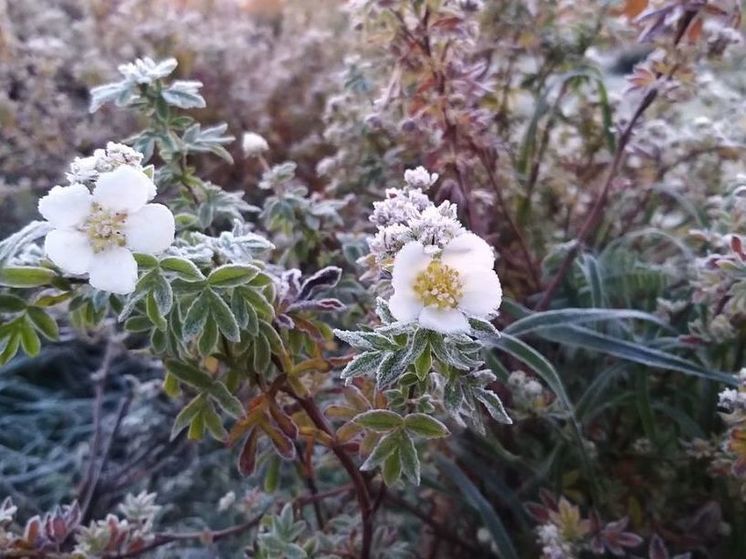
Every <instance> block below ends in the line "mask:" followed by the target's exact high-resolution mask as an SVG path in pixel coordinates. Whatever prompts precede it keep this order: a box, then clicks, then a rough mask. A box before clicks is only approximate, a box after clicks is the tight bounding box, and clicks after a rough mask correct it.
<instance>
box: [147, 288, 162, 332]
mask: <svg viewBox="0 0 746 559" xmlns="http://www.w3.org/2000/svg"><path fill="white" fill-rule="evenodd" d="M145 313H146V314H147V315H148V318H149V319H150V321H151V322H152V323H153V325H154V326H155V327H156V328H158V330H166V328H167V327H168V324H167V323H166V319H165V318H163V315H162V314H161V312H160V311H159V310H158V305H157V304H156V302H155V296H154V295H153V292H152V291H151V292H150V293H148V296H147V297H146V298H145Z"/></svg>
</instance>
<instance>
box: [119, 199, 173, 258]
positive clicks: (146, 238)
mask: <svg viewBox="0 0 746 559" xmlns="http://www.w3.org/2000/svg"><path fill="white" fill-rule="evenodd" d="M174 230H175V225H174V214H172V213H171V210H169V209H168V208H167V207H166V206H164V205H163V204H146V205H145V206H144V207H143V208H142V209H140V210H138V211H136V212H135V213H132V214H130V215H129V216H128V217H127V221H125V223H124V236H125V237H126V238H127V247H128V248H129V249H130V250H134V251H135V252H145V253H147V254H157V253H159V252H163V251H164V250H166V249H167V248H168V247H170V246H171V244H172V243H173V242H174Z"/></svg>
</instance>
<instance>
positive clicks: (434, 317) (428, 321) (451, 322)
mask: <svg viewBox="0 0 746 559" xmlns="http://www.w3.org/2000/svg"><path fill="white" fill-rule="evenodd" d="M419 323H420V326H422V327H423V328H427V329H428V330H435V331H436V332H440V333H441V334H459V333H463V332H468V331H469V322H468V321H467V320H466V317H465V316H464V315H463V313H462V312H461V311H459V310H458V309H439V308H438V307H425V308H424V309H422V312H421V313H420V318H419Z"/></svg>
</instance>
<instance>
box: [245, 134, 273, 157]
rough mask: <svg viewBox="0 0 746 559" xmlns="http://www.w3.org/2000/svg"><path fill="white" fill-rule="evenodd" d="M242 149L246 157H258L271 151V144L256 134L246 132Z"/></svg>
mask: <svg viewBox="0 0 746 559" xmlns="http://www.w3.org/2000/svg"><path fill="white" fill-rule="evenodd" d="M241 147H242V148H243V153H244V155H245V156H246V157H256V156H257V155H260V154H262V153H263V152H265V151H267V150H268V149H269V144H268V143H267V140H265V139H264V138H263V137H262V136H260V135H259V134H257V133H256V132H244V135H243V138H242V139H241Z"/></svg>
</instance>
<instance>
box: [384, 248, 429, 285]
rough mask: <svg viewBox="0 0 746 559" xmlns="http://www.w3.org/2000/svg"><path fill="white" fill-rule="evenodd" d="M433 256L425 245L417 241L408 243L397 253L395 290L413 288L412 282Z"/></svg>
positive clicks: (393, 281)
mask: <svg viewBox="0 0 746 559" xmlns="http://www.w3.org/2000/svg"><path fill="white" fill-rule="evenodd" d="M431 261H432V257H431V256H429V255H428V254H427V253H426V252H425V247H424V246H422V244H421V243H418V242H417V241H412V242H409V243H407V244H406V245H404V246H403V247H402V249H401V250H400V251H399V252H397V253H396V258H394V270H393V272H392V278H391V285H392V286H393V288H394V291H401V290H410V291H411V290H412V283H413V282H414V279H415V278H416V277H417V274H419V273H420V272H422V271H423V270H424V269H425V268H427V266H428V264H430V262H431Z"/></svg>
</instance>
